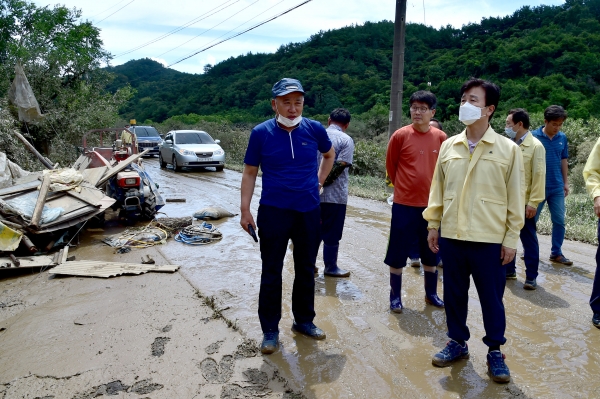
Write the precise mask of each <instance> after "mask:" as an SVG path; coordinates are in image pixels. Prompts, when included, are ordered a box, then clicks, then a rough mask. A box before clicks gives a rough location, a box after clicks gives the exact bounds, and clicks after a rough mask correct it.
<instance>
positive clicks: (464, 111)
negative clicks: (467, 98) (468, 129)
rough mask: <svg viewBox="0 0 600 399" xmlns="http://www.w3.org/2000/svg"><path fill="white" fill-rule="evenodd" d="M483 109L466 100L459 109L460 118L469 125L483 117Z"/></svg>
mask: <svg viewBox="0 0 600 399" xmlns="http://www.w3.org/2000/svg"><path fill="white" fill-rule="evenodd" d="M482 109H483V108H479V107H476V106H474V105H473V104H471V103H469V102H466V103H464V104H463V105H461V106H460V108H459V109H458V120H459V121H461V122H462V123H464V124H465V125H467V126H469V125H471V124H473V123H475V122H477V121H478V120H479V119H481V118H482V117H483V115H482V113H481V111H482Z"/></svg>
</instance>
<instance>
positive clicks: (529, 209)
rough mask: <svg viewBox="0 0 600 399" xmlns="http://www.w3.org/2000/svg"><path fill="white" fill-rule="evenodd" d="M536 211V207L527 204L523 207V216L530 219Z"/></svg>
mask: <svg viewBox="0 0 600 399" xmlns="http://www.w3.org/2000/svg"><path fill="white" fill-rule="evenodd" d="M536 213H537V209H536V208H534V207H532V206H529V205H527V206H526V207H525V217H526V218H527V219H531V218H532V217H534V216H535V214H536Z"/></svg>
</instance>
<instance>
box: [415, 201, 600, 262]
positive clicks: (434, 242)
mask: <svg viewBox="0 0 600 399" xmlns="http://www.w3.org/2000/svg"><path fill="white" fill-rule="evenodd" d="M598 198H600V197H598ZM438 239H439V233H438V231H437V230H436V229H430V230H429V234H428V235H427V244H429V249H431V252H433V253H434V254H437V253H438V252H439V250H440V246H439V244H438Z"/></svg>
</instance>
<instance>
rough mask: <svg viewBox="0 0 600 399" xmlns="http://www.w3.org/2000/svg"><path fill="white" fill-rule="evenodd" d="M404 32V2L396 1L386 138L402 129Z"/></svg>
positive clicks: (403, 0) (402, 0)
mask: <svg viewBox="0 0 600 399" xmlns="http://www.w3.org/2000/svg"><path fill="white" fill-rule="evenodd" d="M405 32H406V0H396V20H395V22H394V55H393V57H392V90H391V92H390V127H389V132H388V138H389V137H392V134H394V132H395V131H396V130H398V129H399V128H400V127H402V90H403V86H404V37H405Z"/></svg>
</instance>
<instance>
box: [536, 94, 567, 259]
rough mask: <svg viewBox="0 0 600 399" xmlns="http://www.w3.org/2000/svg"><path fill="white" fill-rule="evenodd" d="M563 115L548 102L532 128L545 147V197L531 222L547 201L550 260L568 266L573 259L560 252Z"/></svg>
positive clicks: (564, 154) (563, 192)
mask: <svg viewBox="0 0 600 399" xmlns="http://www.w3.org/2000/svg"><path fill="white" fill-rule="evenodd" d="M565 119H567V111H565V109H564V108H563V107H561V106H560V105H551V106H549V107H548V108H546V110H545V111H544V126H541V127H540V128H539V129H537V130H535V131H534V132H533V136H534V137H535V138H536V139H538V140H539V141H540V142H541V143H542V144H543V145H544V148H545V149H546V198H545V199H544V200H543V201H542V202H541V203H540V204H539V206H538V208H537V214H536V215H535V222H536V223H537V220H538V218H539V217H540V213H541V212H542V209H544V204H545V203H546V202H547V203H548V209H549V210H550V217H551V219H552V249H551V251H550V261H552V262H555V263H560V264H563V265H566V266H571V265H572V264H573V262H572V261H571V260H569V259H567V258H566V257H565V256H564V255H563V253H562V244H563V241H564V239H565V197H566V196H567V195H569V178H568V173H569V165H568V158H569V144H568V142H567V136H566V135H565V134H564V133H563V132H561V131H560V129H561V128H562V125H563V123H564V121H565Z"/></svg>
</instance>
